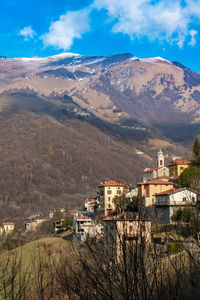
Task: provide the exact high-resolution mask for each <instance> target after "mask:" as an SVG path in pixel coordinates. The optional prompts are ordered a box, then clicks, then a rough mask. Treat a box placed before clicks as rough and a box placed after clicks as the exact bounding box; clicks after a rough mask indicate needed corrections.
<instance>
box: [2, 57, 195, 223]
mask: <svg viewBox="0 0 200 300" xmlns="http://www.w3.org/2000/svg"><path fill="white" fill-rule="evenodd" d="M199 101H200V75H199V74H196V73H195V72H192V71H191V70H189V69H187V68H186V67H184V66H183V65H181V64H180V63H178V62H173V63H172V62H169V61H166V60H164V59H162V58H159V57H158V58H149V59H139V58H137V57H134V56H133V55H132V54H129V53H125V54H119V55H114V56H107V57H104V56H102V57H97V56H81V55H78V54H73V53H63V54H60V55H56V56H52V57H47V58H37V57H35V58H30V59H28V58H15V59H4V58H2V59H0V154H1V160H0V172H1V176H0V187H1V195H0V207H1V209H0V212H1V213H0V216H1V217H5V218H6V217H8V216H15V217H16V216H21V215H22V214H24V215H28V214H30V213H32V212H33V211H38V210H43V211H45V212H46V211H47V208H49V209H50V208H52V207H56V206H61V205H62V206H65V205H66V204H68V205H70V206H71V207H72V206H76V205H77V204H78V203H81V201H82V200H83V199H84V198H85V197H86V196H87V195H89V194H92V193H95V188H96V185H97V184H98V183H99V182H100V181H102V180H105V179H109V178H113V179H116V180H122V181H123V182H126V183H132V184H134V183H136V182H137V180H139V174H140V171H141V170H142V169H143V168H144V167H147V166H152V165H154V164H155V159H156V157H155V155H156V151H157V149H158V148H159V147H162V148H163V150H164V151H165V153H166V154H167V155H168V157H169V159H170V156H171V155H172V154H173V155H184V157H185V158H188V157H189V152H188V149H189V148H188V147H190V145H191V143H192V142H193V140H194V137H195V136H196V135H197V134H198V133H199V128H200V126H199V124H200V106H199Z"/></svg>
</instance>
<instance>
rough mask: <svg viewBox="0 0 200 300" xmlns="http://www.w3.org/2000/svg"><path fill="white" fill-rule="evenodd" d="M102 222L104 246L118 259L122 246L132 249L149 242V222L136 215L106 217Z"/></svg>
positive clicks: (126, 214) (125, 214)
mask: <svg viewBox="0 0 200 300" xmlns="http://www.w3.org/2000/svg"><path fill="white" fill-rule="evenodd" d="M103 221H104V241H105V246H108V249H110V250H109V251H111V252H110V253H111V254H113V255H115V256H116V257H120V255H121V252H122V250H123V247H124V244H126V246H131V247H132V246H133V247H134V246H135V245H137V244H141V243H144V245H146V244H148V243H150V242H151V221H150V220H148V219H145V218H143V217H142V216H139V214H137V213H130V212H129V213H124V214H120V215H116V216H108V217H106V218H104V219H103Z"/></svg>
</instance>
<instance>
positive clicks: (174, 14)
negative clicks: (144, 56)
mask: <svg viewBox="0 0 200 300" xmlns="http://www.w3.org/2000/svg"><path fill="white" fill-rule="evenodd" d="M93 7H95V8H96V9H98V10H101V9H105V10H106V11H107V14H108V16H109V17H110V18H112V20H113V19H115V25H114V26H113V28H112V31H113V32H116V33H118V32H121V33H124V34H128V35H129V36H130V37H131V38H132V39H134V38H140V37H147V38H149V39H150V40H156V39H158V40H161V41H162V40H165V41H168V42H169V43H176V44H177V45H178V46H179V47H180V48H181V47H183V45H184V42H185V40H186V38H190V39H191V41H190V43H189V44H190V45H191V46H194V44H195V35H196V34H197V32H196V31H195V30H194V29H193V28H192V24H193V23H199V21H200V0H186V1H185V3H184V5H183V1H181V0H160V1H150V0H120V1H119V0H95V1H94V4H93Z"/></svg>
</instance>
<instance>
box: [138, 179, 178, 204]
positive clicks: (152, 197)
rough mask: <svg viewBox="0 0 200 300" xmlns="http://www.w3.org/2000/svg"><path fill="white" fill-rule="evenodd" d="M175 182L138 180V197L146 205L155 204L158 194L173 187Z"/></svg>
mask: <svg viewBox="0 0 200 300" xmlns="http://www.w3.org/2000/svg"><path fill="white" fill-rule="evenodd" d="M173 186H174V184H173V182H169V181H164V180H159V179H155V180H151V181H147V182H138V198H139V200H140V203H141V205H142V206H144V207H149V206H154V205H155V203H156V194H158V193H161V192H164V191H167V190H169V189H172V188H173Z"/></svg>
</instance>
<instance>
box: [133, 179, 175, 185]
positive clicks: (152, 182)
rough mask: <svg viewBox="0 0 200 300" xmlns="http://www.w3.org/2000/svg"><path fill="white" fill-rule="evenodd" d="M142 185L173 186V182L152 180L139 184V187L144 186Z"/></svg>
mask: <svg viewBox="0 0 200 300" xmlns="http://www.w3.org/2000/svg"><path fill="white" fill-rule="evenodd" d="M142 184H160V185H161V184H165V185H166V184H170V185H173V184H174V183H173V182H170V181H164V180H160V179H154V180H150V181H146V182H138V185H142Z"/></svg>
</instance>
